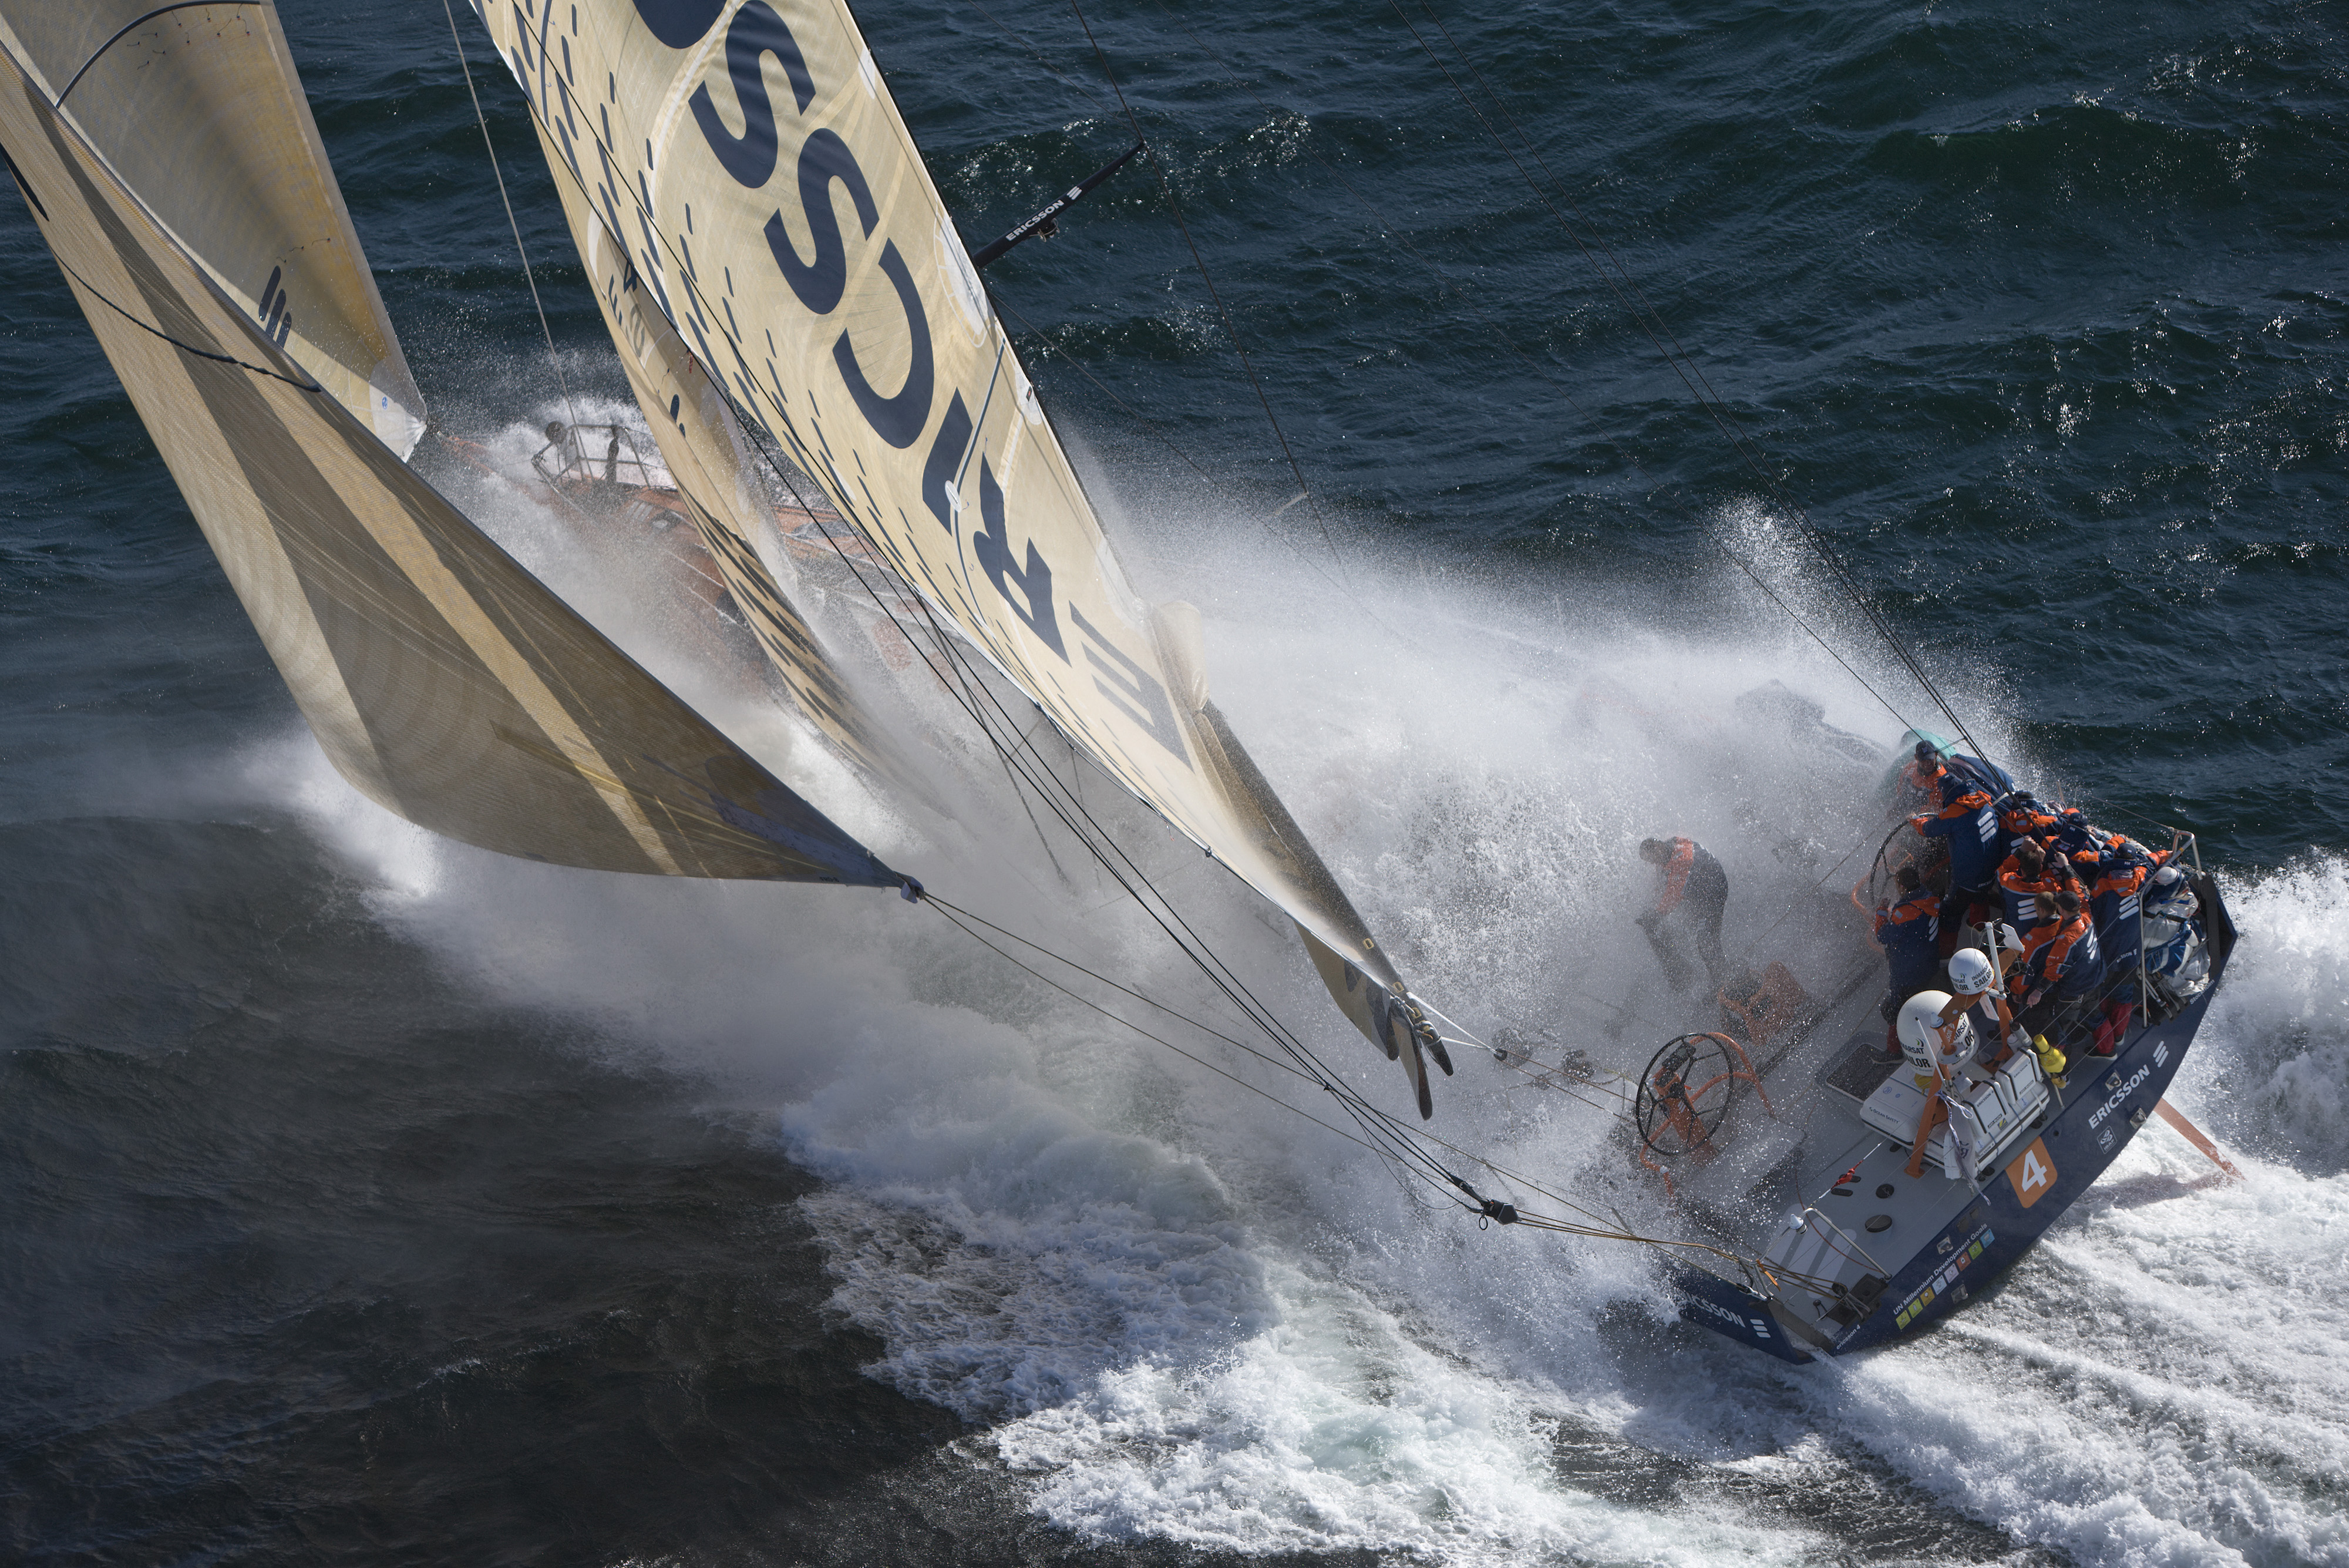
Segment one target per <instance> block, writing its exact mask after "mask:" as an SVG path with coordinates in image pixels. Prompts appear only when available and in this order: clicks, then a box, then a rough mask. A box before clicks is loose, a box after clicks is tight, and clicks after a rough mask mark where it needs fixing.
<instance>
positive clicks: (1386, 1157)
mask: <svg viewBox="0 0 2349 1568" xmlns="http://www.w3.org/2000/svg"><path fill="white" fill-rule="evenodd" d="M923 901H924V902H926V903H927V902H932V901H934V900H931V899H929V898H925V899H924V900H923ZM939 913H940V914H941V915H943V916H945V918H946V919H948V920H949V921H951V922H952V923H953V924H954V925H956V926H957V928H958V929H961V930H962V931H963V933H964V934H965V935H966V936H968V937H969V938H970V939H971V940H974V941H976V942H978V944H979V945H980V946H982V947H984V948H986V949H988V950H989V951H990V952H993V953H995V954H996V955H997V956H998V957H999V958H1001V959H1002V960H1003V961H1005V962H1007V963H1009V964H1011V965H1013V966H1014V967H1016V968H1018V969H1020V970H1023V971H1026V972H1027V973H1029V974H1030V975H1032V976H1033V977H1035V978H1036V979H1037V980H1039V981H1042V982H1043V983H1044V984H1046V985H1049V986H1050V987H1051V988H1052V989H1053V990H1055V991H1058V992H1061V994H1062V995H1064V996H1067V997H1069V998H1070V999H1071V1000H1072V1001H1075V1002H1080V1003H1081V1004H1083V1005H1084V1006H1086V1007H1089V1008H1092V1011H1094V1012H1098V1013H1100V1014H1101V1015H1102V1017H1104V1018H1106V1019H1108V1020H1110V1021H1111V1022H1112V1023H1120V1024H1123V1025H1124V1026H1125V1027H1126V1028H1128V1029H1131V1030H1133V1032H1134V1033H1137V1034H1139V1035H1141V1036H1142V1037H1143V1039H1145V1040H1149V1041H1152V1042H1154V1043H1155V1044H1160V1045H1163V1046H1164V1047H1165V1048H1166V1049H1168V1050H1169V1051H1172V1052H1174V1054H1176V1055H1178V1056H1181V1057H1183V1058H1184V1059H1185V1060H1186V1061H1189V1062H1192V1063H1195V1064H1197V1065H1199V1066H1202V1067H1205V1068H1206V1069H1207V1070H1208V1071H1209V1072H1211V1073H1215V1074H1216V1075H1220V1076H1222V1077H1225V1078H1227V1079H1229V1080H1230V1081H1231V1082H1233V1083H1235V1084H1237V1085H1239V1086H1240V1087H1241V1088H1244V1089H1246V1090H1247V1091H1248V1092H1249V1093H1251V1094H1254V1095H1257V1096H1262V1097H1263V1098H1265V1099H1268V1100H1270V1101H1271V1102H1272V1103H1273V1104H1274V1105H1276V1106H1279V1107H1280V1108H1281V1109H1283V1110H1285V1111H1288V1112H1289V1113H1290V1114H1292V1115H1294V1116H1298V1117H1299V1118H1301V1119H1303V1120H1305V1121H1307V1122H1310V1123H1311V1124H1312V1125H1313V1126H1315V1127H1319V1128H1321V1129H1322V1130H1323V1131H1325V1132H1330V1133H1333V1134H1335V1135H1336V1136H1338V1137H1341V1138H1344V1139H1345V1140H1346V1141H1347V1142H1349V1143H1351V1144H1354V1145H1356V1146H1358V1147H1361V1148H1364V1149H1367V1150H1368V1151H1369V1152H1370V1153H1371V1154H1373V1155H1375V1156H1377V1157H1379V1159H1380V1162H1381V1165H1383V1166H1384V1167H1386V1168H1387V1169H1388V1170H1389V1171H1390V1172H1391V1173H1392V1175H1393V1176H1394V1178H1395V1179H1396V1181H1397V1182H1398V1183H1399V1184H1400V1183H1402V1180H1403V1178H1404V1175H1405V1170H1404V1169H1403V1168H1400V1167H1399V1166H1398V1165H1397V1163H1396V1161H1395V1158H1394V1156H1393V1153H1392V1151H1391V1150H1388V1149H1385V1148H1382V1147H1379V1146H1378V1145H1377V1144H1376V1143H1373V1142H1371V1141H1368V1140H1367V1139H1365V1138H1362V1137H1355V1136H1354V1135H1353V1134H1351V1133H1350V1132H1347V1131H1346V1130H1345V1129H1344V1128H1342V1127H1333V1126H1331V1125H1330V1123H1328V1122H1325V1121H1323V1120H1322V1119H1321V1118H1320V1117H1319V1116H1315V1115H1313V1114H1312V1113H1311V1112H1310V1111H1308V1110H1306V1109H1304V1108H1303V1107H1302V1106H1295V1105H1292V1104H1290V1103H1289V1102H1288V1101H1287V1100H1284V1099H1282V1098H1281V1097H1280V1096H1278V1095H1276V1094H1273V1093H1272V1092H1271V1091H1270V1090H1268V1089H1266V1088H1264V1087H1262V1086H1261V1085H1256V1084H1251V1083H1249V1082H1248V1081H1247V1079H1245V1078H1242V1077H1240V1076H1239V1075H1237V1074H1235V1073H1232V1072H1230V1071H1228V1070H1227V1069H1226V1068H1224V1067H1221V1066H1218V1065H1217V1064H1215V1063H1213V1062H1210V1061H1208V1060H1206V1058H1205V1057H1203V1056H1199V1055H1197V1054H1194V1053H1192V1052H1189V1051H1185V1049H1183V1047H1181V1046H1180V1045H1177V1044H1174V1042H1173V1041H1171V1040H1168V1039H1166V1038H1164V1036H1162V1035H1158V1034H1154V1033H1151V1032H1150V1031H1149V1030H1147V1029H1144V1028H1143V1027H1142V1026H1141V1025H1140V1024H1137V1023H1134V1022H1133V1020H1131V1019H1128V1018H1121V1017H1119V1016H1118V1015H1117V1014H1116V1013H1114V1012H1110V1011H1109V1010H1108V1009H1107V1008H1104V1007H1102V1006H1101V1005H1100V1004H1099V1003H1097V1002H1093V1001H1092V1000H1090V999H1089V998H1087V997H1084V996H1081V995H1080V994H1079V993H1077V992H1074V991H1072V990H1071V989H1070V988H1069V987H1067V986H1065V985H1062V984H1061V983H1060V982H1059V981H1055V980H1053V979H1052V978H1051V977H1050V975H1047V974H1044V973H1043V972H1042V971H1039V970H1037V969H1035V968H1033V967H1032V966H1030V965H1029V964H1026V963H1022V962H1021V961H1019V959H1017V958H1015V957H1013V956H1012V955H1011V954H1009V953H1008V952H1005V951H1004V950H1002V949H1001V948H999V947H997V946H996V945H995V944H994V943H993V942H991V941H988V940H987V939H986V938H985V937H983V936H980V935H979V934H978V932H977V931H974V930H972V929H970V928H969V927H968V926H965V925H963V924H962V922H961V921H960V920H958V919H955V917H954V914H953V913H952V912H950V907H949V908H942V909H940V910H939ZM973 918H974V919H975V918H976V917H973ZM981 923H985V922H981ZM990 929H999V928H990ZM1020 940H1025V939H1020ZM1029 945H1030V946H1033V945H1034V944H1033V943H1030V944H1029ZM1039 950H1040V951H1041V949H1039ZM1178 1016H1179V1015H1178ZM1185 1022H1188V1020H1185ZM1211 1033H1212V1031H1211ZM1242 1049H1246V1047H1242ZM1250 1054H1255V1055H1261V1053H1256V1052H1251V1053H1250ZM1325 1086H1326V1085H1325ZM1368 1130H1369V1129H1367V1128H1365V1129H1364V1131H1365V1132H1367V1131H1368ZM1415 1174H1419V1175H1420V1179H1422V1180H1424V1181H1427V1182H1428V1183H1429V1184H1430V1185H1431V1186H1433V1187H1434V1188H1435V1189H1436V1190H1437V1191H1438V1193H1440V1194H1441V1195H1442V1196H1443V1197H1444V1199H1446V1200H1448V1201H1450V1202H1452V1203H1454V1204H1455V1205H1456V1206H1458V1207H1460V1208H1462V1209H1468V1210H1471V1211H1472V1212H1473V1211H1474V1206H1472V1205H1470V1204H1467V1203H1464V1202H1462V1201H1461V1200H1460V1199H1457V1198H1454V1197H1453V1196H1452V1194H1451V1193H1450V1192H1449V1191H1448V1190H1447V1189H1446V1186H1445V1184H1444V1182H1442V1181H1440V1180H1437V1179H1434V1178H1433V1177H1430V1176H1428V1175H1426V1174H1425V1173H1415ZM1403 1190H1404V1192H1405V1194H1406V1195H1407V1196H1408V1194H1409V1189H1408V1188H1407V1187H1406V1188H1404V1189H1403ZM1411 1200H1412V1202H1413V1205H1414V1206H1416V1205H1417V1204H1418V1199H1416V1198H1413V1199H1411Z"/></svg>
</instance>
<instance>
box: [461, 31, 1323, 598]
mask: <svg viewBox="0 0 2349 1568" xmlns="http://www.w3.org/2000/svg"><path fill="white" fill-rule="evenodd" d="M442 4H444V5H445V4H447V0H442ZM1069 9H1070V10H1071V11H1073V12H1075V13H1076V17H1077V25H1078V26H1081V27H1082V28H1083V29H1084V30H1085V42H1087V43H1089V44H1091V45H1092V47H1093V57H1094V58H1095V59H1097V60H1099V61H1100V62H1101V68H1102V76H1104V77H1106V78H1109V85H1110V90H1111V91H1112V92H1114V93H1115V94H1116V95H1117V101H1118V107H1119V108H1121V109H1124V110H1125V119H1126V123H1127V124H1129V125H1131V126H1132V127H1133V139H1134V140H1136V141H1141V142H1144V143H1145V144H1148V142H1149V139H1148V138H1147V137H1144V136H1143V134H1142V119H1141V117H1140V116H1138V115H1136V114H1135V113H1134V112H1133V105H1132V104H1130V103H1128V102H1126V99H1125V88H1123V87H1120V86H1119V85H1118V80H1117V73H1116V72H1115V71H1113V70H1112V69H1110V64H1109V56H1108V55H1107V54H1106V53H1104V52H1103V51H1102V47H1101V40H1100V39H1098V38H1096V37H1094V36H1093V25H1092V23H1091V22H1088V21H1086V20H1085V13H1084V8H1083V7H1082V6H1081V5H1078V4H1077V0H1069ZM1150 166H1151V168H1153V169H1154V170H1156V171H1157V172H1158V188H1159V190H1160V191H1162V192H1164V193H1165V196H1166V208H1167V211H1169V212H1171V213H1174V226H1175V227H1176V228H1177V229H1179V230H1181V231H1182V234H1183V244H1184V245H1185V247H1186V248H1187V249H1188V250H1189V251H1190V253H1191V262H1192V265H1195V266H1196V267H1197V268H1198V269H1199V281H1200V282H1202V283H1204V284H1206V286H1207V297H1208V298H1209V299H1210V300H1212V301H1214V302H1215V306H1216V315H1217V316H1219V317H1222V318H1223V323H1224V335H1225V336H1226V337H1229V338H1230V339H1231V341H1232V352H1233V353H1235V354H1237V355H1238V356H1239V360H1240V369H1241V370H1242V371H1243V372H1245V373H1246V374H1247V380H1248V386H1249V387H1250V389H1253V390H1254V391H1255V393H1256V400H1257V402H1258V403H1260V404H1262V405H1263V407H1264V417H1265V419H1266V421H1268V423H1270V424H1271V426H1272V436H1273V439H1274V440H1275V441H1278V442H1279V443H1280V455H1281V456H1283V457H1285V458H1287V459H1288V472H1290V473H1292V474H1294V475H1295V476H1296V478H1297V488H1298V489H1299V490H1302V491H1304V492H1306V493H1308V494H1310V493H1312V490H1313V487H1312V486H1311V485H1309V484H1308V483H1305V471H1304V470H1303V469H1301V468H1299V466H1298V464H1297V454H1296V453H1295V452H1291V451H1290V450H1289V447H1288V435H1287V434H1285V433H1284V432H1283V431H1282V430H1281V428H1280V417H1279V416H1278V414H1276V413H1274V412H1273V411H1272V400H1271V399H1270V398H1268V397H1267V396H1265V391H1264V385H1263V383H1262V382H1260V381H1258V380H1257V374H1256V367H1255V366H1254V365H1253V364H1251V363H1249V361H1248V355H1247V349H1246V348H1242V347H1241V345H1240V334H1239V328H1238V327H1237V326H1235V325H1234V324H1233V322H1232V313H1231V312H1230V311H1228V310H1226V309H1225V308H1224V299H1223V296H1222V295H1220V294H1218V293H1217V292H1216V280H1215V278H1214V277H1213V276H1211V275H1209V274H1208V272H1207V262H1206V257H1205V256H1202V255H1201V254H1199V245H1198V242H1196V241H1195V240H1194V239H1192V237H1191V225H1190V224H1189V223H1187V222H1186V221H1185V219H1184V217H1183V205H1182V203H1181V202H1177V201H1176V200H1175V199H1174V181H1173V180H1172V179H1171V178H1170V177H1169V176H1168V174H1167V171H1166V164H1165V161H1164V160H1163V159H1161V158H1160V157H1159V156H1158V149H1157V147H1156V146H1155V145H1154V144H1152V145H1150ZM1306 506H1307V508H1308V509H1309V511H1311V512H1312V514H1313V522H1314V525H1315V526H1316V527H1318V528H1319V529H1320V530H1321V542H1322V543H1323V544H1325V545H1329V546H1330V559H1331V560H1333V561H1339V562H1340V565H1341V566H1342V564H1343V562H1342V558H1341V557H1340V556H1339V554H1338V544H1337V541H1336V540H1334V539H1332V538H1331V537H1330V524H1329V523H1328V521H1327V520H1326V519H1325V518H1323V517H1322V515H1321V504H1320V502H1319V501H1318V500H1315V501H1309V502H1307V503H1306Z"/></svg>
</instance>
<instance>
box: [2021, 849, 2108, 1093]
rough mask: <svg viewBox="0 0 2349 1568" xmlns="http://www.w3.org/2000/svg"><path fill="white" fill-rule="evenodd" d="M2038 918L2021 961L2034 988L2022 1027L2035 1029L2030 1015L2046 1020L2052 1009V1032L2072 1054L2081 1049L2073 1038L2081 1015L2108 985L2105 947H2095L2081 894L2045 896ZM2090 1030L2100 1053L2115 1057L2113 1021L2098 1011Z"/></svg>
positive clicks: (2026, 979)
mask: <svg viewBox="0 0 2349 1568" xmlns="http://www.w3.org/2000/svg"><path fill="white" fill-rule="evenodd" d="M2040 917H2041V919H2040V924H2039V927H2038V929H2036V930H2034V931H2033V932H2032V934H2031V938H2030V941H2031V948H2030V950H2029V951H2028V952H2027V953H2026V954H2025V955H2024V958H2023V984H2025V985H2026V986H2028V987H2029V988H2030V990H2029V992H2028V994H2027V996H2026V998H2025V1000H2026V1002H2027V1005H2028V1007H2029V1008H2030V1009H2031V1013H2027V1014H2026V1022H2025V1024H2024V1027H2025V1028H2026V1029H2030V1028H2034V1027H2035V1025H2034V1024H2033V1023H2031V1022H2029V1019H2030V1017H2031V1014H2032V1013H2035V1014H2037V1015H2038V1016H2039V1017H2042V1018H2045V1017H2047V1016H2048V1014H2049V1012H2052V1014H2053V1018H2052V1023H2053V1025H2054V1027H2053V1028H2052V1029H2051V1030H2050V1031H2049V1033H2052V1034H2053V1035H2054V1040H2055V1044H2056V1046H2057V1048H2058V1049H2060V1050H2063V1051H2064V1052H2066V1053H2071V1052H2074V1051H2076V1049H2077V1046H2076V1044H2075V1038H2074V1037H2075V1035H2076V1033H2077V1032H2078V1029H2079V1026H2080V1024H2081V1023H2082V1021H2083V1017H2084V1015H2085V1013H2086V1012H2087V1011H2088V1008H2089V1004H2090V1003H2092V1002H2095V999H2096V995H2097V991H2098V988H2099V987H2100V986H2102V985H2103V983H2104V979H2105V951H2104V949H2103V948H2102V947H2100V946H2098V945H2097V942H2096V930H2095V926H2094V925H2093V924H2092V923H2091V922H2090V921H2089V919H2088V911H2087V909H2086V908H2085V906H2084V905H2083V904H2082V903H2081V902H2080V896H2079V895H2078V894H2077V893H2075V892H2073V891H2072V890H2071V889H2070V888H2062V889H2060V890H2059V891H2057V892H2056V893H2054V895H2053V896H2052V897H2050V898H2044V899H2042V900H2041V901H2040ZM2092 1028H2093V1033H2094V1034H2095V1050H2096V1054H2097V1055H2099V1056H2109V1055H2111V1054H2113V1034H2112V1026H2111V1024H2109V1023H2106V1020H2105V1018H2104V1016H2103V1015H2102V1014H2101V1013H2100V1014H2098V1015H2097V1016H2096V1018H2095V1023H2094V1024H2093V1026H2092Z"/></svg>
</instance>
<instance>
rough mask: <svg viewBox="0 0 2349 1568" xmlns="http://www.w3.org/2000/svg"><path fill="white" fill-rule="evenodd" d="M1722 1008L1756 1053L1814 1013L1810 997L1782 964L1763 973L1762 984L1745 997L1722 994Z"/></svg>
mask: <svg viewBox="0 0 2349 1568" xmlns="http://www.w3.org/2000/svg"><path fill="white" fill-rule="evenodd" d="M1721 1005H1722V1007H1723V1009H1724V1010H1725V1011H1726V1012H1728V1014H1729V1015H1730V1018H1731V1019H1732V1020H1733V1022H1732V1023H1731V1027H1732V1029H1733V1030H1734V1031H1735V1032H1736V1033H1742V1034H1744V1036H1745V1043H1746V1044H1749V1045H1751V1046H1753V1047H1754V1049H1755V1050H1756V1051H1759V1050H1760V1049H1762V1047H1763V1046H1764V1045H1766V1044H1769V1043H1770V1040H1771V1038H1772V1037H1773V1036H1774V1035H1776V1034H1778V1033H1783V1032H1784V1031H1785V1029H1786V1027H1787V1026H1788V1025H1789V1024H1791V1023H1794V1022H1795V1020H1796V1019H1798V1018H1800V1017H1802V1016H1803V1014H1804V1013H1806V1012H1809V1011H1810V1007H1811V997H1810V993H1809V992H1806V991H1805V990H1804V989H1803V987H1802V984H1801V982H1800V981H1796V980H1795V977H1794V975H1793V974H1792V973H1791V972H1790V971H1788V970H1787V968H1786V966H1785V964H1782V963H1775V962H1774V963H1772V964H1771V965H1770V966H1769V967H1768V968H1766V969H1764V971H1762V978H1761V980H1760V981H1759V982H1758V983H1757V984H1756V985H1755V986H1754V989H1753V990H1752V991H1751V992H1748V993H1747V994H1746V995H1744V996H1733V995H1731V994H1730V992H1728V991H1723V992H1722V993H1721Z"/></svg>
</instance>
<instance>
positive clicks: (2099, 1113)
mask: <svg viewBox="0 0 2349 1568" xmlns="http://www.w3.org/2000/svg"><path fill="white" fill-rule="evenodd" d="M2114 1076H2115V1077H2118V1076H2119V1075H2118V1074H2117V1073H2116V1074H2115V1075H2114ZM2151 1076H2153V1068H2152V1066H2151V1065H2150V1064H2148V1065H2147V1066H2143V1067H2139V1068H2138V1069H2137V1071H2136V1072H2135V1073H2133V1074H2131V1075H2129V1079H2128V1082H2127V1083H2125V1084H2123V1085H2121V1086H2120V1087H2118V1088H2116V1089H2115V1090H2114V1091H2113V1092H2112V1094H2111V1095H2110V1096H2107V1097H2106V1100H2105V1103H2104V1104H2103V1105H2101V1106H2097V1107H2096V1108H2095V1110H2094V1111H2092V1112H2090V1113H2089V1115H2088V1126H2089V1127H2096V1126H2097V1125H2098V1124H2099V1123H2101V1122H2103V1120H2104V1119H2105V1118H2106V1116H2111V1115H2112V1114H2113V1111H2114V1109H2115V1108H2116V1106H2119V1105H2120V1103H2121V1102H2122V1101H2123V1100H2126V1099H2127V1098H2128V1097H2129V1096H2130V1095H2131V1094H2133V1093H2135V1092H2136V1090H2137V1085H2139V1084H2142V1083H2144V1082H2145V1081H2146V1080H2147V1078H2149V1077H2151Z"/></svg>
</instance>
